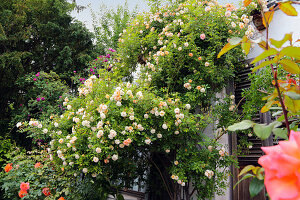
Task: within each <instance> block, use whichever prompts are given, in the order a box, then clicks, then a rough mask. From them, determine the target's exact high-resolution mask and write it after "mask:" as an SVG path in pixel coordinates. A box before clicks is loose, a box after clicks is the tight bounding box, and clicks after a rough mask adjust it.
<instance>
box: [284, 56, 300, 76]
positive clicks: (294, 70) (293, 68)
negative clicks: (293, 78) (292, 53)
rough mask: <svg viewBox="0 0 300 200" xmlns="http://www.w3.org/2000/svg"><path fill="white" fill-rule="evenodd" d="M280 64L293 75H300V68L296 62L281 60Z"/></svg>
mask: <svg viewBox="0 0 300 200" xmlns="http://www.w3.org/2000/svg"><path fill="white" fill-rule="evenodd" d="M279 63H280V64H281V65H282V66H283V68H284V69H285V70H286V71H288V72H289V73H291V74H300V67H299V66H298V65H297V64H296V63H295V62H293V61H292V60H288V59H283V60H280V61H279Z"/></svg>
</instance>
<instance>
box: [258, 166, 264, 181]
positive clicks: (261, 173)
mask: <svg viewBox="0 0 300 200" xmlns="http://www.w3.org/2000/svg"><path fill="white" fill-rule="evenodd" d="M264 171H265V169H264V168H263V167H260V168H259V169H258V170H257V173H256V178H258V179H259V180H264V174H263V173H264Z"/></svg>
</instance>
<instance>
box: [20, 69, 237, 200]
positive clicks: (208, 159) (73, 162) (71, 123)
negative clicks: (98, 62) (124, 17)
mask: <svg viewBox="0 0 300 200" xmlns="http://www.w3.org/2000/svg"><path fill="white" fill-rule="evenodd" d="M120 79H121V77H120V76H119V75H118V70H115V71H114V72H108V71H107V69H99V78H97V77H96V76H95V75H93V76H91V77H90V78H89V79H87V80H86V81H85V82H84V84H83V85H82V86H81V87H80V88H79V89H78V91H79V97H78V98H74V99H73V100H72V101H71V100H69V99H65V101H64V103H63V104H64V106H65V108H66V112H64V113H63V114H62V115H55V117H54V118H53V119H51V121H50V122H48V121H34V120H31V121H30V122H29V123H28V122H25V123H24V126H27V125H29V127H30V128H29V129H32V130H33V132H34V131H36V132H40V133H41V134H45V133H43V132H44V131H43V130H42V128H41V127H43V129H47V133H46V135H49V136H50V137H51V138H52V140H51V142H50V145H51V157H52V158H53V161H54V162H55V163H56V165H58V166H60V167H61V169H62V170H63V171H64V172H65V173H66V174H67V175H69V176H71V175H72V176H73V175H74V176H78V175H80V174H82V173H83V174H84V175H88V176H92V177H96V176H100V177H102V178H104V179H106V180H109V181H110V182H111V183H113V184H115V185H117V186H119V187H129V186H130V185H131V184H132V183H133V182H134V180H135V179H136V178H138V177H139V178H142V177H143V176H144V175H146V172H147V171H148V169H149V166H150V165H154V163H153V161H151V155H152V154H154V153H163V154H164V155H165V157H166V158H167V159H169V161H168V162H169V164H170V165H169V168H168V173H169V176H170V178H171V179H173V183H177V184H179V185H180V186H185V184H187V183H188V182H190V181H192V183H193V187H195V190H196V191H198V195H199V197H201V198H202V197H212V196H213V195H214V193H215V192H217V193H221V189H222V188H224V187H226V184H225V180H227V177H228V173H229V171H228V169H227V167H228V166H229V165H231V164H232V163H233V159H232V157H231V156H229V155H228V154H227V153H226V150H225V149H224V148H221V147H219V145H218V143H217V142H216V141H215V140H214V139H209V138H208V137H207V136H205V135H204V134H203V131H204V129H205V127H206V126H207V123H208V122H209V116H208V115H207V114H205V113H203V114H198V115H194V114H191V113H189V109H190V105H189V104H183V102H182V101H181V100H180V99H179V98H177V97H176V96H166V97H165V98H162V97H158V96H156V95H155V94H153V93H152V92H151V91H149V85H150V83H149V81H145V76H143V75H142V76H141V79H139V80H138V81H137V82H136V83H135V84H131V83H123V82H120ZM217 168H219V169H223V170H224V171H218V170H216V169H217ZM212 177H214V178H212ZM170 178H168V179H170ZM203 183H205V184H203Z"/></svg>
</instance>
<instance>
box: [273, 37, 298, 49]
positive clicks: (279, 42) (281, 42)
mask: <svg viewBox="0 0 300 200" xmlns="http://www.w3.org/2000/svg"><path fill="white" fill-rule="evenodd" d="M288 40H289V41H290V42H292V40H293V39H292V33H287V34H285V35H284V38H283V39H282V40H279V41H278V40H274V39H272V38H271V39H270V41H271V44H272V45H274V46H275V47H276V48H281V47H282V45H283V44H284V43H285V42H286V41H288Z"/></svg>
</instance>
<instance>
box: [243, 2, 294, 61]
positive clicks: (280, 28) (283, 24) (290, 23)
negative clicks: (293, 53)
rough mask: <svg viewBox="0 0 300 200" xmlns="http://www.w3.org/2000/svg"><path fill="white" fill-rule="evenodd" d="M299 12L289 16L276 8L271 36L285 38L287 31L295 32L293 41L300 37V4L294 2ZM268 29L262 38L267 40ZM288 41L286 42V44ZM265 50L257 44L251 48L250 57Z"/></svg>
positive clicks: (270, 28) (276, 38) (270, 29)
mask: <svg viewBox="0 0 300 200" xmlns="http://www.w3.org/2000/svg"><path fill="white" fill-rule="evenodd" d="M292 5H293V6H294V7H295V9H296V10H297V12H298V16H287V15H286V14H285V13H283V12H282V11H281V10H276V11H275V13H274V16H273V20H272V21H271V23H270V26H269V38H273V39H275V40H281V39H283V37H284V35H285V34H286V33H291V32H292V33H293V41H294V42H295V41H296V40H298V39H300V5H299V4H292ZM265 38H266V31H265V30H264V31H263V32H262V39H263V40H265ZM296 44H297V46H300V42H298V43H296ZM286 45H288V43H286V44H285V46H286ZM262 52H263V50H262V49H261V48H260V47H259V46H258V45H255V46H254V48H252V49H251V51H250V53H249V55H248V57H247V58H248V59H251V58H255V57H256V56H258V55H259V54H261V53H262Z"/></svg>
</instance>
